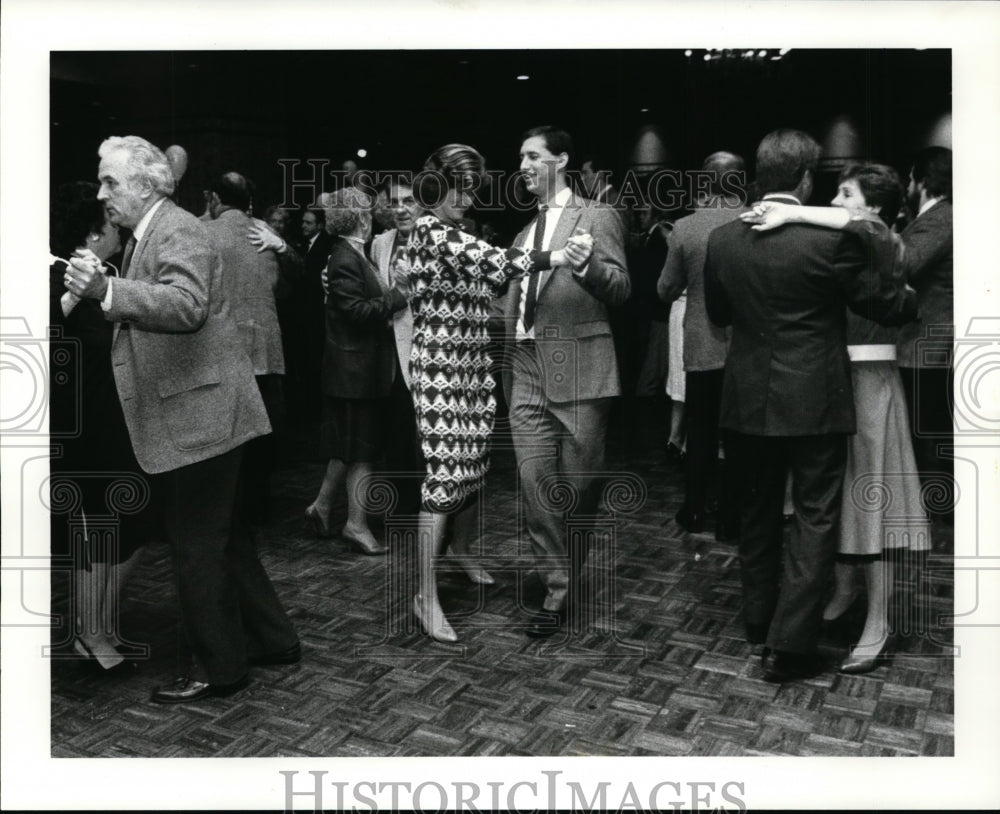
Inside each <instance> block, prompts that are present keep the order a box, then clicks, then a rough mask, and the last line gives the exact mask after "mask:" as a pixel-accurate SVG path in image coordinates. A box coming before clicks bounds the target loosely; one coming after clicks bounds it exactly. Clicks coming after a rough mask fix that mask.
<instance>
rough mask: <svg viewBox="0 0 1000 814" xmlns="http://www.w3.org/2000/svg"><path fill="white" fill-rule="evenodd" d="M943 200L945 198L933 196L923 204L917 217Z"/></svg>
mask: <svg viewBox="0 0 1000 814" xmlns="http://www.w3.org/2000/svg"><path fill="white" fill-rule="evenodd" d="M943 200H944V198H931V199H930V200H929V201H927V202H926V203H925V204H924V205H923V206H921V207H920V211H919V212H917V217H918V218H919V217H920V216H921V215H922V214H924V212H926V211H927V210H928V209H930V208H931V207H932V206H934V204H936V203H940V202H941V201H943Z"/></svg>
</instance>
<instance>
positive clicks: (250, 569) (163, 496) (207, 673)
mask: <svg viewBox="0 0 1000 814" xmlns="http://www.w3.org/2000/svg"><path fill="white" fill-rule="evenodd" d="M243 452H244V449H243V446H239V447H237V448H236V449H233V450H231V451H229V452H226V453H223V454H222V455H217V456H216V457H214V458H209V459H207V460H205V461H199V462H197V463H193V464H189V465H188V466H183V467H181V468H179V469H174V470H172V471H170V472H165V473H162V474H159V475H153V476H152V487H153V490H154V494H155V495H156V499H157V501H158V503H159V505H160V507H161V509H162V511H163V515H164V528H165V531H166V535H167V541H168V543H169V545H170V553H171V557H172V559H173V564H174V578H175V581H176V586H177V596H178V599H179V600H180V610H181V625H182V629H183V633H184V640H183V642H182V644H181V648H180V651H181V652H180V659H181V661H180V664H179V665H178V666H179V668H180V674H181V675H190V676H191V677H192V678H195V679H197V680H199V681H207V682H208V683H210V684H230V683H232V682H235V681H239V680H240V679H241V678H242V677H243V676H244V675H246V672H247V656H248V655H251V656H258V655H266V654H270V653H277V652H281V651H284V650H287V649H288V648H290V647H293V646H294V645H295V644H296V643H297V642H298V636H297V635H296V633H295V630H294V628H293V627H292V624H291V622H290V621H289V619H288V616H287V615H286V614H285V610H284V608H283V607H282V606H281V602H280V601H279V600H278V596H277V594H276V593H275V591H274V586H272V585H271V580H270V579H269V578H268V576H267V572H266V571H265V570H264V567H263V566H262V565H261V563H260V560H259V559H258V557H257V552H256V549H255V547H254V543H253V539H252V537H251V536H250V532H249V528H248V526H247V524H246V521H245V518H244V516H243V513H242V512H239V511H237V510H236V508H237V507H236V498H237V493H238V489H239V479H240V478H239V473H240V464H241V461H242V458H243ZM192 668H193V669H192Z"/></svg>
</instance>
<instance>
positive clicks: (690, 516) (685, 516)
mask: <svg viewBox="0 0 1000 814" xmlns="http://www.w3.org/2000/svg"><path fill="white" fill-rule="evenodd" d="M674 520H676V521H677V525H678V526H680V527H681V528H682V529H684V531H686V532H688V533H689V534H701V533H702V532H703V531H704V530H705V515H703V514H698V513H696V512H691V511H688V509H687V507H684V508H682V509H681V510H680V511H679V512H677V514H675V515H674Z"/></svg>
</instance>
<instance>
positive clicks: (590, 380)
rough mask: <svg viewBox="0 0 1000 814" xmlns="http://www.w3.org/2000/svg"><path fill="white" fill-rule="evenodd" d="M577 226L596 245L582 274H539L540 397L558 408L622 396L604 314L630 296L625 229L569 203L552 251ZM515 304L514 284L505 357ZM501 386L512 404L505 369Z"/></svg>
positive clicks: (521, 238)
mask: <svg viewBox="0 0 1000 814" xmlns="http://www.w3.org/2000/svg"><path fill="white" fill-rule="evenodd" d="M577 226H579V227H580V228H582V229H584V230H585V231H587V232H589V233H590V234H591V235H593V237H594V252H593V254H592V255H591V258H590V262H589V263H588V264H587V266H586V271H585V274H584V275H582V276H579V275H576V274H573V272H572V271H570V270H569V269H566V268H559V269H555V270H553V271H542V272H538V274H539V281H538V299H537V301H536V304H535V328H534V331H535V339H536V341H537V342H538V350H539V354H538V355H539V359H540V360H541V365H542V382H543V384H542V386H543V388H544V391H545V397H546V398H547V399H549V400H550V401H553V402H556V403H565V402H571V401H581V400H585V399H596V398H605V397H607V396H617V395H619V394H620V393H621V386H620V384H619V381H618V363H617V361H616V358H615V344H614V339H613V338H612V336H611V325H610V324H609V322H608V309H607V306H608V305H621V304H622V303H624V302H625V300H627V299H628V297H629V294H630V292H631V281H630V280H629V276H628V271H627V269H626V266H625V236H624V231H623V228H622V221H621V218H620V217H619V216H618V213H617V212H615V210H614V209H612V208H611V207H610V206H607V205H605V204H598V203H596V202H595V201H591V200H588V199H586V198H580V197H578V196H576V195H574V196H572V197H571V198H570V200H569V201H568V203H567V205H566V206H565V207H564V208H563V210H562V213H561V214H560V216H559V221H558V223H557V224H556V230H555V233H554V234H553V236H552V241H551V244H550V249H552V250H556V249H561V248H562V247H563V246H565V245H566V241H567V240H568V239H569V237H570V235H572V233H573V229H574V228H575V227H577ZM530 227H531V224H530V223H529V224H528V226H526V227H525V228H524V229H522V230H521V232H520V234H518V236H517V237H516V238H515V240H514V245H515V246H516V247H519V248H523V247H524V245H525V240H526V238H527V235H528V232H529V230H530ZM522 279H523V278H522ZM520 302H521V286H520V285H519V284H518V282H517V281H514V282H512V283H511V285H510V288H509V289H508V291H507V293H506V294H505V295H504V296H503V297H502V298H501V300H500V303H501V307H502V309H503V316H504V330H505V344H506V345H507V348H508V350H509V349H510V348H511V346H512V345H513V342H514V341H515V338H516V337H515V331H516V327H517V318H518V311H519V309H520ZM503 385H504V392H505V394H506V396H507V398H508V400H509V399H510V391H511V385H512V380H511V370H510V366H509V365H505V366H504V371H503Z"/></svg>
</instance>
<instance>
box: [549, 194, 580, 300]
mask: <svg viewBox="0 0 1000 814" xmlns="http://www.w3.org/2000/svg"><path fill="white" fill-rule="evenodd" d="M582 213H583V202H582V201H581V199H580V198H577V197H576V196H575V195H573V196H572V197H570V199H569V200H568V201H567V202H566V206H564V207H563V208H562V211H561V212H560V213H559V221H558V222H557V223H556V230H555V231H554V232H553V233H552V240H551V241H549V251H555V250H556V249H561V248H562V247H563V246H565V245H566V241H567V240H569V238H570V235H572V234H573V230H574V229H575V228H576V227H577V225H578V224H579V223H580V216H581V214H582ZM541 275H542V276H541V277H539V279H538V295H539V296H541V294H542V292H543V291H544V290H545V286H547V285H548V284H549V281H550V280H551V279H552V271H543V272H541Z"/></svg>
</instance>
